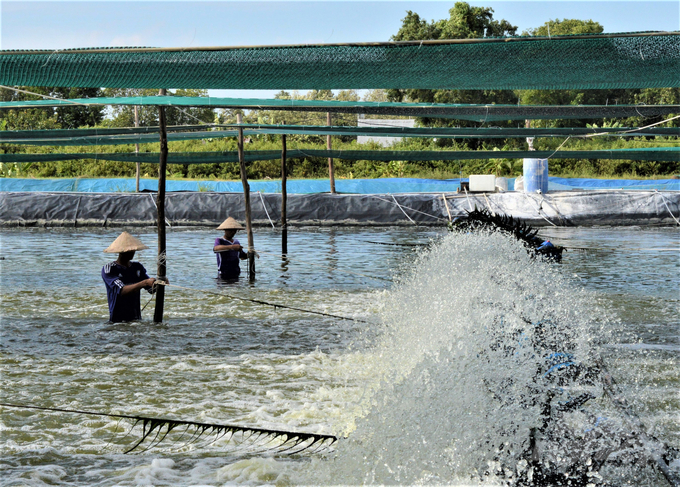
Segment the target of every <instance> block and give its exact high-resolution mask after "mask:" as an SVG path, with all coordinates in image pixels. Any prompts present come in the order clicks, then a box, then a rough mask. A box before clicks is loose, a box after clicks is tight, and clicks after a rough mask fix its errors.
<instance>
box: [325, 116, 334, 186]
mask: <svg viewBox="0 0 680 487" xmlns="http://www.w3.org/2000/svg"><path fill="white" fill-rule="evenodd" d="M326 125H328V126H329V127H330V126H331V112H326ZM331 148H332V147H331V136H330V135H327V136H326V149H328V150H331ZM328 178H329V179H330V180H331V193H335V172H334V171H333V158H332V157H329V158H328Z"/></svg>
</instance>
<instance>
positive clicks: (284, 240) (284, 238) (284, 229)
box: [281, 134, 288, 254]
mask: <svg viewBox="0 0 680 487" xmlns="http://www.w3.org/2000/svg"><path fill="white" fill-rule="evenodd" d="M286 184H287V180H286V134H283V135H282V136H281V253H282V254H287V253H288V224H287V222H286V207H287V205H288V190H287V188H286Z"/></svg>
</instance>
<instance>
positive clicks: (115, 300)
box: [102, 232, 168, 323]
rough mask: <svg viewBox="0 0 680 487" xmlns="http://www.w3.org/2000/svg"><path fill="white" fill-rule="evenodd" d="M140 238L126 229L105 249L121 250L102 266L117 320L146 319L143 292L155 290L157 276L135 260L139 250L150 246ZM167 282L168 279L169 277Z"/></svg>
mask: <svg viewBox="0 0 680 487" xmlns="http://www.w3.org/2000/svg"><path fill="white" fill-rule="evenodd" d="M148 248H149V247H147V246H146V245H144V244H143V243H142V242H141V241H140V240H139V239H137V238H135V237H133V236H132V235H130V234H129V233H127V232H123V233H121V234H120V236H119V237H118V238H117V239H116V240H114V241H113V243H112V244H111V245H109V247H108V248H107V249H106V250H104V252H107V253H110V254H118V259H116V260H114V261H113V262H110V263H108V264H106V265H105V266H104V267H103V268H102V279H104V284H106V297H107V298H108V300H109V320H110V321H111V322H113V323H120V322H122V321H135V320H141V319H142V312H141V310H140V306H139V292H140V290H141V289H146V290H147V291H148V292H149V293H153V292H154V283H155V282H156V281H157V279H156V278H153V277H149V275H148V274H147V273H146V269H145V268H144V266H143V265H142V264H140V263H139V262H132V258H133V257H134V256H135V252H136V251H138V250H144V249H148ZM165 282H168V281H167V279H165Z"/></svg>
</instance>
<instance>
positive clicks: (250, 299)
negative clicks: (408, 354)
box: [156, 282, 371, 324]
mask: <svg viewBox="0 0 680 487" xmlns="http://www.w3.org/2000/svg"><path fill="white" fill-rule="evenodd" d="M156 284H160V285H162V286H170V287H174V288H177V289H184V290H185V291H194V292H199V293H204V294H210V295H212V296H219V297H223V298H231V299H238V300H240V301H247V302H250V303H255V304H261V305H263V306H273V307H274V308H281V309H289V310H292V311H300V312H302V313H310V314H314V315H320V316H327V317H329V318H337V319H339V320H347V321H357V322H359V323H367V324H371V322H370V321H365V320H360V319H358V318H349V317H347V316H340V315H334V314H331V313H324V312H323V311H313V310H310V309H303V308H297V307H295V306H288V305H286V304H280V303H270V302H268V301H263V300H261V299H252V298H242V297H241V296H236V295H234V294H227V293H218V292H215V291H208V290H206V289H196V288H191V287H184V286H178V285H176V284H165V283H162V282H157V283H156Z"/></svg>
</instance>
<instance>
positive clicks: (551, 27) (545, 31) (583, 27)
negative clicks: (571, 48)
mask: <svg viewBox="0 0 680 487" xmlns="http://www.w3.org/2000/svg"><path fill="white" fill-rule="evenodd" d="M602 32H604V27H602V24H600V23H599V22H594V21H593V20H577V19H562V20H560V19H555V20H548V21H547V22H546V23H545V24H543V25H541V26H540V27H536V28H535V29H528V30H525V31H523V32H522V35H523V36H533V37H536V36H543V37H548V36H564V35H569V34H601V33H602Z"/></svg>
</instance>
